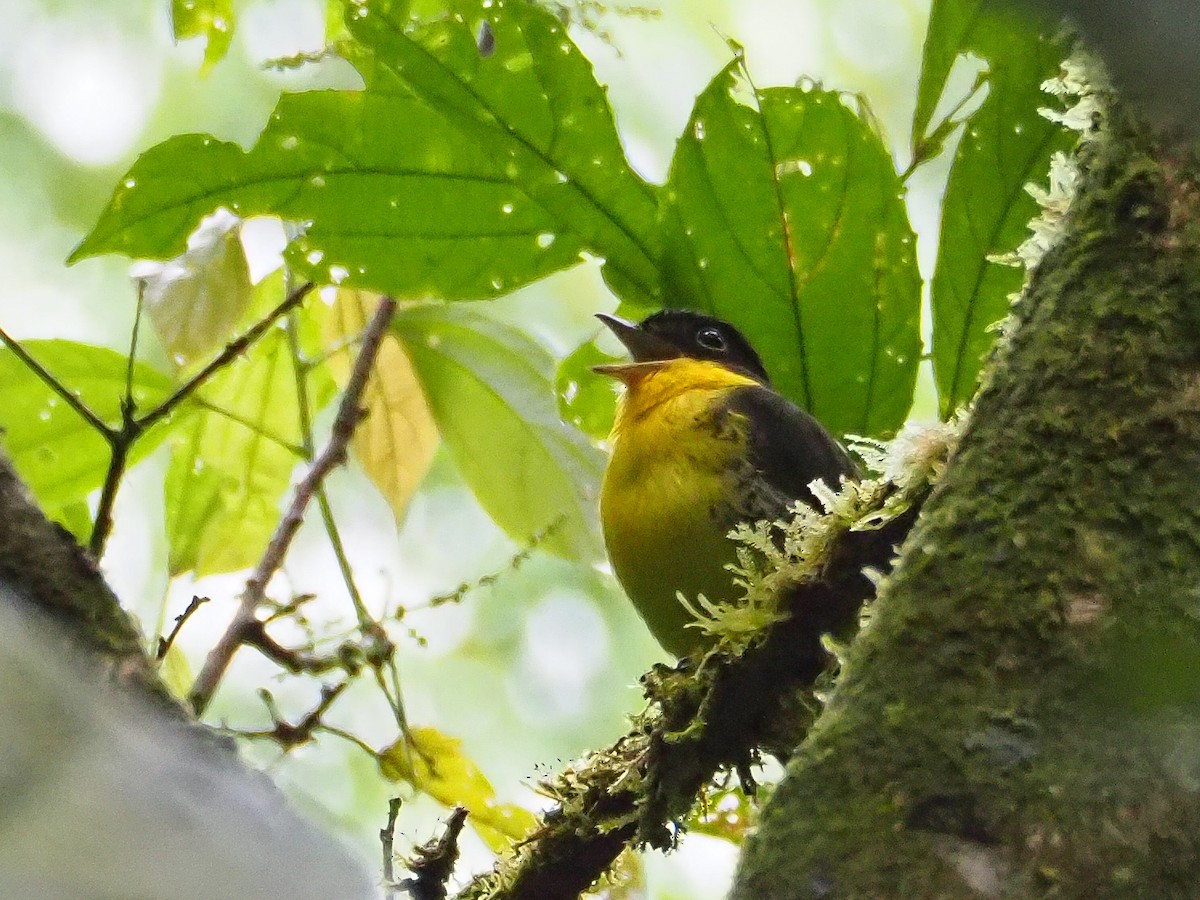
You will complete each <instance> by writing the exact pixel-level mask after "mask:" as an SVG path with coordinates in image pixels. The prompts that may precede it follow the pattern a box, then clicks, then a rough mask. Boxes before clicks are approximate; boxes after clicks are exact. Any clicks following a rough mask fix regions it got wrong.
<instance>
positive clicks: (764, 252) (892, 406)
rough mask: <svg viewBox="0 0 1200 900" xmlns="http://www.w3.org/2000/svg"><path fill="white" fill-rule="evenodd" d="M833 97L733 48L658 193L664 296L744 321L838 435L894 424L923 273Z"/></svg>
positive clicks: (899, 199) (884, 173)
mask: <svg viewBox="0 0 1200 900" xmlns="http://www.w3.org/2000/svg"><path fill="white" fill-rule="evenodd" d="M844 99H845V98H844V97H843V96H841V95H839V94H836V93H833V92H827V91H822V90H817V89H807V90H806V89H802V88H768V89H765V90H759V89H757V88H755V87H754V86H753V85H752V84H751V83H750V82H749V81H748V79H747V78H746V76H745V73H744V70H743V67H742V63H741V60H740V59H737V60H734V61H733V62H732V63H730V64H729V65H728V66H727V67H726V68H725V69H724V70H723V71H722V72H721V73H720V75H718V76H717V77H716V78H715V79H714V80H713V82H712V84H710V85H709V87H708V88H707V89H706V90H705V91H704V93H703V94H701V95H700V97H699V98H698V99H697V100H696V106H695V109H694V110H693V111H692V118H691V121H690V122H689V124H688V127H687V130H686V132H685V133H684V135H683V136H682V137H681V138H680V140H679V144H678V148H677V149H676V152H675V159H674V161H673V163H672V166H671V175H670V180H669V182H668V185H667V190H666V195H665V201H664V220H665V235H664V240H665V242H666V249H665V255H664V263H663V267H664V271H665V278H666V282H665V292H664V293H665V298H666V302H667V303H668V304H670V305H685V306H692V307H695V308H699V309H702V310H705V311H708V312H711V313H713V314H715V315H718V316H720V317H721V318H724V319H727V320H729V321H731V322H733V323H734V324H735V325H737V326H738V327H739V328H741V329H742V330H743V331H744V332H745V333H746V335H747V336H748V337H749V338H750V340H751V342H752V343H754V345H755V347H756V348H757V349H758V350H759V352H760V353H761V354H762V356H763V359H764V362H765V363H766V366H767V369H768V371H769V372H770V373H771V376H772V378H773V379H774V381H775V383H776V386H777V387H778V388H779V389H780V390H781V391H782V392H783V393H784V394H786V395H787V396H789V397H791V398H792V399H793V400H795V401H796V402H798V403H800V404H801V405H803V406H806V407H808V408H809V409H810V410H811V411H812V412H813V414H814V415H816V416H818V417H819V418H820V419H821V420H822V421H824V423H825V424H826V425H827V426H829V427H830V428H831V429H833V430H834V431H836V432H839V433H845V432H851V431H852V432H857V433H859V434H884V433H887V432H890V431H893V430H895V429H896V428H898V427H899V426H900V424H901V423H902V422H903V421H904V418H905V415H906V413H907V412H908V408H909V406H910V405H911V402H912V392H913V385H914V383H915V379H916V372H917V365H918V360H919V357H920V333H919V315H920V303H921V281H920V275H919V273H918V270H917V263H916V254H915V253H914V246H913V232H912V228H911V227H910V226H909V223H908V218H907V213H906V211H905V205H904V198H903V194H904V188H903V185H902V184H901V182H900V179H899V177H898V176H897V174H896V171H895V169H894V167H893V165H892V161H891V157H890V156H889V155H888V152H887V149H886V148H885V147H884V145H883V142H882V141H881V140H880V137H879V135H878V134H877V133H876V132H875V131H874V130H873V129H872V128H871V127H870V125H869V124H868V123H867V122H866V121H864V119H863V118H861V117H859V116H858V115H856V114H855V112H854V111H853V110H852V109H851V108H849V106H848V105H847V103H846V102H843V101H844Z"/></svg>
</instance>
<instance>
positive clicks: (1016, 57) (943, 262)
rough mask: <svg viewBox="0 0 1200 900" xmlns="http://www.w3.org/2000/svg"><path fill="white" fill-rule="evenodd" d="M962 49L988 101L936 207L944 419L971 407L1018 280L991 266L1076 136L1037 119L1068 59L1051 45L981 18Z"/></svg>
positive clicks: (937, 352) (935, 301) (935, 285)
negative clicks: (973, 59)
mask: <svg viewBox="0 0 1200 900" xmlns="http://www.w3.org/2000/svg"><path fill="white" fill-rule="evenodd" d="M966 41H967V43H966V47H965V49H970V50H972V51H973V52H975V53H977V54H979V55H980V56H982V57H983V58H985V59H986V60H987V61H988V68H989V73H988V95H987V98H986V99H985V100H984V102H983V104H982V105H981V106H980V107H979V109H978V110H977V111H976V112H975V114H974V115H972V116H971V118H970V119H969V120H968V122H967V124H966V131H965V133H964V134H963V137H962V140H961V142H960V144H959V148H958V152H957V155H956V156H955V159H954V165H953V167H952V168H951V170H950V182H949V185H948V186H947V188H946V196H945V198H944V200H943V202H942V227H941V237H940V240H939V244H938V260H937V266H936V268H935V270H934V275H933V281H932V284H931V297H932V306H933V367H934V373H935V375H936V379H937V386H938V397H939V405H940V408H941V412H942V415H943V416H948V415H950V414H951V413H952V412H953V411H954V410H955V409H957V408H958V407H959V406H961V405H962V404H963V403H965V402H966V401H967V400H969V399H970V397H971V395H972V394H973V393H974V392H975V386H976V381H977V379H978V376H979V370H980V367H981V365H982V363H983V358H984V356H985V354H986V353H987V351H988V349H989V348H990V347H991V346H992V343H993V341H994V335H993V334H992V332H991V330H990V329H991V326H992V325H994V324H995V323H996V322H997V321H999V320H1000V319H1002V318H1003V317H1004V316H1005V315H1006V314H1007V313H1008V307H1009V298H1010V296H1011V295H1012V294H1013V293H1014V292H1016V291H1018V290H1020V288H1021V284H1022V279H1023V277H1024V275H1023V272H1022V270H1021V269H1019V268H1014V267H1011V266H1005V265H999V264H997V263H995V262H992V261H991V258H992V257H994V256H996V255H999V254H1005V253H1011V252H1012V251H1013V250H1015V249H1016V248H1017V246H1018V245H1019V244H1020V243H1021V241H1022V240H1024V238H1025V237H1026V236H1027V235H1028V224H1029V221H1030V219H1032V218H1033V217H1034V216H1035V215H1036V214H1037V212H1038V207H1037V204H1036V203H1035V202H1034V200H1033V198H1032V197H1030V196H1029V194H1028V192H1027V191H1026V190H1025V187H1026V185H1027V184H1029V183H1030V182H1033V181H1037V182H1044V181H1045V180H1046V177H1047V174H1048V172H1049V169H1050V158H1051V156H1052V155H1053V154H1054V153H1055V152H1056V151H1060V150H1066V149H1068V148H1069V147H1070V146H1071V145H1072V143H1073V142H1074V135H1073V134H1072V133H1071V132H1069V131H1067V130H1066V129H1064V128H1063V127H1062V126H1060V125H1058V124H1056V123H1054V122H1051V121H1049V120H1048V119H1046V118H1044V117H1043V116H1041V115H1039V114H1038V112H1037V110H1038V108H1039V107H1042V106H1047V105H1049V104H1050V102H1051V98H1050V97H1049V96H1048V95H1046V94H1045V93H1044V92H1043V91H1042V90H1041V85H1042V82H1043V81H1044V80H1045V79H1047V78H1049V77H1050V76H1052V75H1054V74H1055V73H1056V72H1057V71H1058V68H1059V64H1060V63H1061V61H1062V60H1063V59H1064V58H1065V57H1066V55H1067V51H1068V48H1067V46H1066V45H1065V43H1064V42H1059V41H1053V40H1050V39H1047V38H1045V37H1043V36H1039V35H1038V34H1037V33H1036V32H1031V31H1030V30H1029V28H1028V26H1027V25H1025V24H1024V23H1021V22H1018V21H1016V20H1014V19H1011V18H1006V17H999V16H997V15H992V14H984V15H983V16H981V17H980V18H979V19H978V20H977V21H976V23H975V26H974V28H973V30H972V31H971V32H970V34H968V35H967V36H966Z"/></svg>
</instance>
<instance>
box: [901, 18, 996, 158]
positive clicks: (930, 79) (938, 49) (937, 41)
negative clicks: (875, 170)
mask: <svg viewBox="0 0 1200 900" xmlns="http://www.w3.org/2000/svg"><path fill="white" fill-rule="evenodd" d="M983 6H984V0H933V5H932V6H931V7H930V10H929V26H928V28H927V29H926V31H925V49H924V51H923V52H922V54H921V80H920V82H919V84H918V85H917V106H916V109H915V110H914V112H913V128H912V148H913V155H914V156H920V155H921V154H920V153H919V150H920V147H921V145H922V143H923V142H924V141H925V139H926V137H927V135H928V131H929V124H930V122H931V121H932V120H933V113H934V110H936V109H937V104H938V100H940V99H941V96H942V94H943V92H944V91H945V90H946V79H948V78H949V77H950V70H951V69H952V68H953V67H954V61H955V60H956V59H957V58H958V57H959V55H960V54H962V53H963V52H964V50H965V49H967V47H968V42H967V40H968V36H969V35H970V34H971V32H972V31H973V30H974V28H975V23H976V21H977V20H978V19H979V17H980V15H981V14H982V11H983ZM926 156H928V154H926Z"/></svg>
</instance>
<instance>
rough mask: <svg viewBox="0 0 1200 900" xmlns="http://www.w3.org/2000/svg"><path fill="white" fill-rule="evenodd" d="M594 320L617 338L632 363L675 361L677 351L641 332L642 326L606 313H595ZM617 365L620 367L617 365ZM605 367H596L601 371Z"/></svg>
mask: <svg viewBox="0 0 1200 900" xmlns="http://www.w3.org/2000/svg"><path fill="white" fill-rule="evenodd" d="M596 318H597V319H599V320H600V321H601V322H603V323H604V324H605V326H606V327H607V328H608V330H609V331H611V332H612V333H613V334H615V335H616V336H617V340H619V341H620V342H621V343H622V344H624V345H625V349H626V350H628V351H629V355H630V356H632V357H633V361H634V363H647V362H659V361H662V360H664V359H677V358H678V357H679V355H680V353H679V349H678V348H677V347H675V346H674V345H673V344H671V343H668V342H667V341H664V340H663V339H662V338H660V337H659V336H658V335H655V334H651V333H650V332H648V331H644V330H642V326H640V325H638V324H637V323H636V322H630V321H629V320H628V319H622V318H621V317H620V316H610V315H608V314H607V313H596ZM617 365H621V364H620V363H618V364H617ZM604 368H605V367H602V366H598V367H596V370H597V371H602V370H603V369H604Z"/></svg>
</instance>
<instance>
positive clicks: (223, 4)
mask: <svg viewBox="0 0 1200 900" xmlns="http://www.w3.org/2000/svg"><path fill="white" fill-rule="evenodd" d="M236 21H237V20H236V18H235V16H234V13H233V0H171V27H172V29H173V33H174V35H175V40H177V41H185V40H187V39H188V38H195V37H202V38H204V41H205V44H204V66H203V68H202V69H201V71H202V72H207V71H209V70H210V69H211V68H212V67H213V66H215V65H216V64H217V63H218V62H220V61H221V60H222V59H224V58H225V54H226V53H228V52H229V42H230V41H232V40H233V31H234V26H235V24H236Z"/></svg>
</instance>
